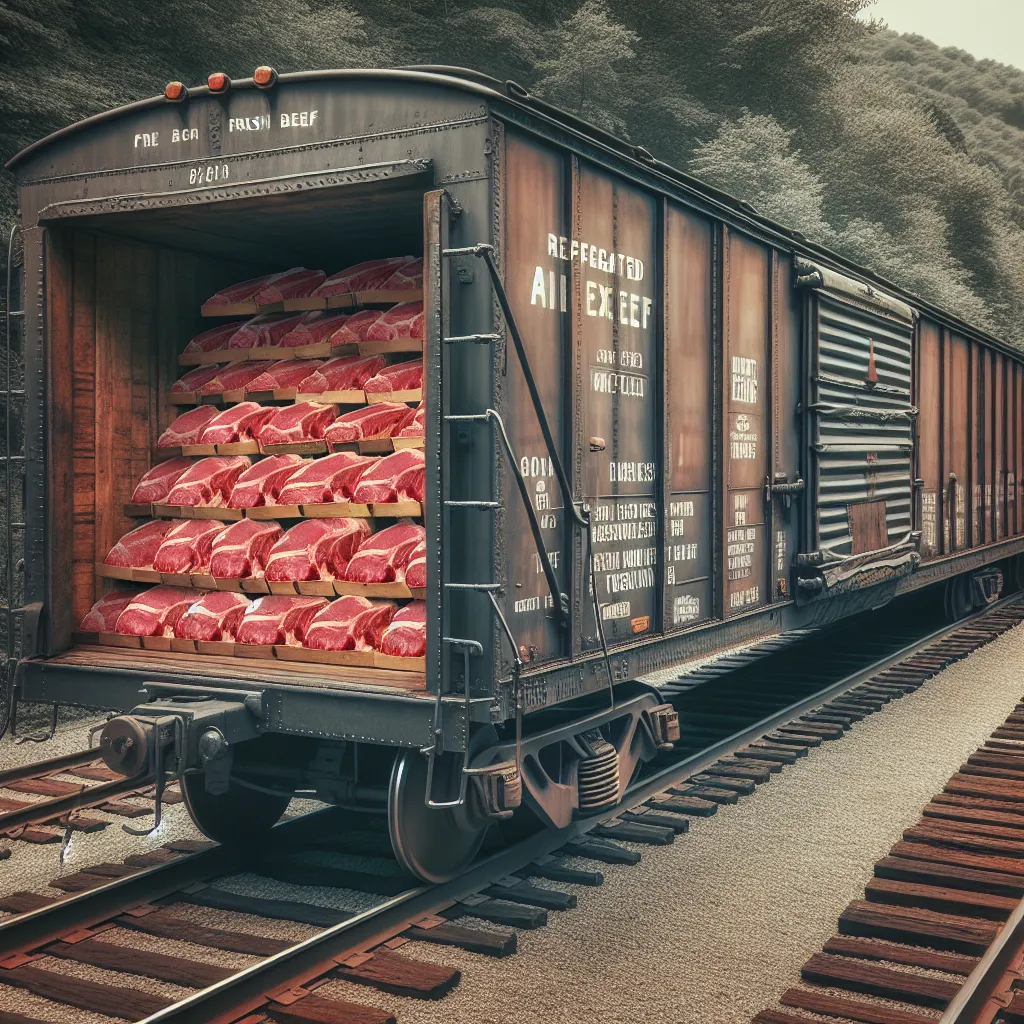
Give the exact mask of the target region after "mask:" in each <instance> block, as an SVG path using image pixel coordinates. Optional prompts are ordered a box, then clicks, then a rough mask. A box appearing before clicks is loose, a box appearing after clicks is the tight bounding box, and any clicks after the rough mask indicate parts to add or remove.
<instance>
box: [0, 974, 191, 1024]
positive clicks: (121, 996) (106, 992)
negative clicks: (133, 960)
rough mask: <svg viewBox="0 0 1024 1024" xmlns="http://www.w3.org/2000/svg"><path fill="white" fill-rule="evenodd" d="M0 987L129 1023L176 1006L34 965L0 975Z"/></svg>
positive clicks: (168, 1002)
mask: <svg viewBox="0 0 1024 1024" xmlns="http://www.w3.org/2000/svg"><path fill="white" fill-rule="evenodd" d="M0 983H2V984H4V985H14V986H15V987H17V988H24V989H28V990H29V991H30V992H33V993H34V994H35V995H37V996H42V997H43V998H44V999H52V1000H53V1001H54V1002H57V1003H65V1004H66V1005H68V1006H74V1007H77V1008H78V1009H79V1010H90V1011H91V1012H92V1013H103V1014H106V1015H107V1016H108V1017H119V1018H120V1019H122V1020H129V1021H131V1020H138V1019H139V1018H140V1017H148V1016H150V1015H151V1014H154V1013H157V1012H158V1011H159V1010H162V1009H164V1007H166V1006H170V1005H171V1004H172V1003H173V1002H174V1000H173V999H165V998H163V996H155V995H152V994H151V993H149V992H143V991H141V990H140V989H139V988H137V987H135V988H126V987H122V986H120V985H102V984H100V983H99V982H95V981H85V980H83V979H82V978H73V977H70V976H69V975H67V974H57V973H56V972H55V971H47V970H44V969H43V968H42V967H34V966H32V965H26V966H24V967H16V968H14V970H12V971H0Z"/></svg>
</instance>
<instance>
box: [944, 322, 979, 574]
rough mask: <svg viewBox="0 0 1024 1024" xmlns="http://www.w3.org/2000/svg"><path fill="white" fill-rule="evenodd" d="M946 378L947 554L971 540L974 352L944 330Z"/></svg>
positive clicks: (945, 522)
mask: <svg viewBox="0 0 1024 1024" xmlns="http://www.w3.org/2000/svg"><path fill="white" fill-rule="evenodd" d="M944 335H945V343H944V348H945V352H944V356H945V362H944V367H943V381H944V388H945V396H944V401H943V410H944V420H943V435H944V440H943V445H942V452H943V470H942V494H943V498H944V502H943V509H944V513H943V553H944V554H952V553H953V552H955V551H963V550H964V548H966V547H967V543H968V535H967V534H968V531H967V524H968V521H969V519H970V509H969V508H968V506H967V498H968V495H970V493H971V491H970V466H971V457H970V451H971V425H972V424H971V415H970V413H971V405H970V399H969V394H970V384H971V377H970V368H971V353H970V347H969V345H968V342H967V339H966V338H963V337H961V336H960V335H957V334H953V333H952V332H950V331H944Z"/></svg>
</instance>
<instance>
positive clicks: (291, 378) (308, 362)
mask: <svg viewBox="0 0 1024 1024" xmlns="http://www.w3.org/2000/svg"><path fill="white" fill-rule="evenodd" d="M321 366H323V360H322V359H281V360H279V361H278V362H276V363H274V365H273V366H271V367H269V368H268V369H267V370H264V371H263V373H261V374H260V375H259V376H258V377H256V378H255V379H254V380H251V381H249V383H248V384H247V385H246V386H245V389H246V391H273V390H275V388H293V387H295V386H296V385H297V384H298V383H299V381H301V380H304V379H305V378H306V377H308V376H309V375H310V374H311V373H314V372H315V371H316V370H318V369H319V368H320V367H321ZM299 390H300V391H301V390H302V389H301V388H300V389H299Z"/></svg>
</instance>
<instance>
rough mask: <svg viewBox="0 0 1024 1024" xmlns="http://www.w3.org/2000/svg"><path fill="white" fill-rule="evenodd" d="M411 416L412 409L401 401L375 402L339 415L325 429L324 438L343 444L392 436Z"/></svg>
mask: <svg viewBox="0 0 1024 1024" xmlns="http://www.w3.org/2000/svg"><path fill="white" fill-rule="evenodd" d="M411 418H412V409H410V408H409V406H407V405H402V403H401V402H375V403H374V404H373V405H368V406H366V407H365V408H362V409H353V410H352V411H351V412H346V413H344V414H343V415H341V416H339V417H338V418H337V419H336V420H335V421H334V422H333V423H332V424H331V425H330V426H329V427H328V428H327V430H326V431H325V433H324V440H325V441H327V443H328V444H343V443H344V442H346V441H369V440H373V439H374V438H378V437H394V436H395V432H396V431H397V430H399V429H400V428H401V427H403V426H404V425H405V423H407V422H408V421H409V420H410V419H411Z"/></svg>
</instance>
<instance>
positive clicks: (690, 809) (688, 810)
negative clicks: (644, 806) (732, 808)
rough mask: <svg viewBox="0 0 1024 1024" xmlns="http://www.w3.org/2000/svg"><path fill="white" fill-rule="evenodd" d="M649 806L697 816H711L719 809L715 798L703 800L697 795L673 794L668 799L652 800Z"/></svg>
mask: <svg viewBox="0 0 1024 1024" xmlns="http://www.w3.org/2000/svg"><path fill="white" fill-rule="evenodd" d="M649 806H651V807H656V808H658V809H659V810H666V811H672V813H673V814H690V815H693V816H694V817H697V818H710V817H711V815H712V814H714V813H715V812H716V811H717V810H718V804H717V803H715V801H714V800H702V799H701V798H700V797H697V796H673V797H670V798H669V799H667V800H657V801H652V802H651V803H650V804H649Z"/></svg>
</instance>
